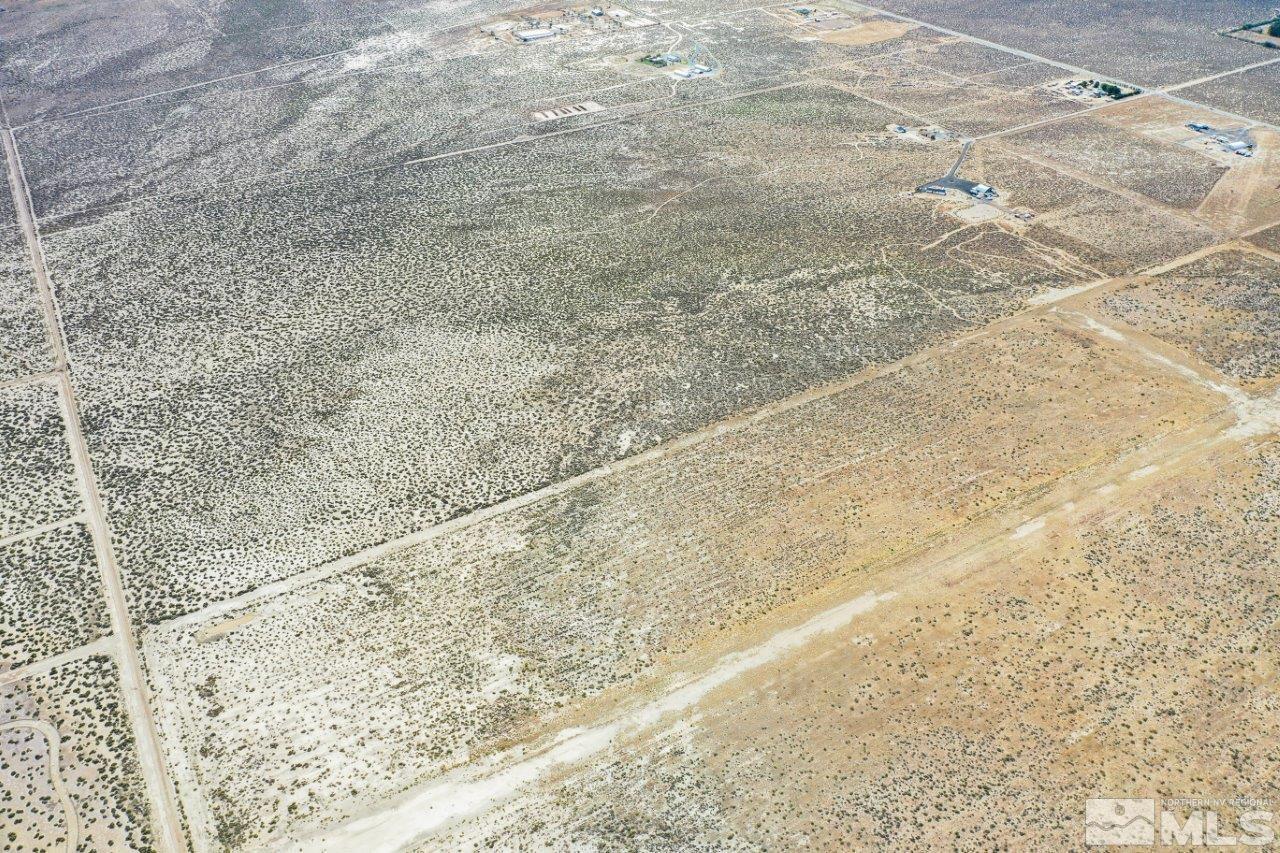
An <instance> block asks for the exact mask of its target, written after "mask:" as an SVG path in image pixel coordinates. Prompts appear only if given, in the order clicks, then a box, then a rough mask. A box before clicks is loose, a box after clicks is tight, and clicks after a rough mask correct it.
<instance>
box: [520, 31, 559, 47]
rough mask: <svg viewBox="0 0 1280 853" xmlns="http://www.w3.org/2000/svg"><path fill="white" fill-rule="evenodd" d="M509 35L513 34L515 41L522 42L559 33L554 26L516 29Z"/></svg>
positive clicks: (526, 42)
mask: <svg viewBox="0 0 1280 853" xmlns="http://www.w3.org/2000/svg"><path fill="white" fill-rule="evenodd" d="M511 35H513V36H515V38H516V40H517V41H520V42H522V43H524V44H528V43H529V42H534V41H542V40H544V39H549V38H552V37H553V36H558V35H560V31H559V30H558V29H556V28H555V27H534V28H532V29H527V30H516V31H515V32H513V33H512V34H511Z"/></svg>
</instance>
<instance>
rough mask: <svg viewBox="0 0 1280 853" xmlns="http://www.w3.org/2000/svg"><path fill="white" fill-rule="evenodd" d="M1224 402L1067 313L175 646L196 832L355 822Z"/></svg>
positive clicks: (239, 617)
mask: <svg viewBox="0 0 1280 853" xmlns="http://www.w3.org/2000/svg"><path fill="white" fill-rule="evenodd" d="M1086 401H1087V402H1086ZM1225 404H1226V401H1225V400H1223V399H1222V398H1221V397H1220V395H1217V394H1215V393H1213V392H1210V391H1207V390H1206V389H1204V388H1202V387H1201V386H1199V385H1196V384H1193V383H1187V382H1182V381H1174V382H1172V383H1168V382H1166V381H1165V377H1164V375H1163V373H1162V371H1160V370H1158V369H1152V368H1151V367H1150V366H1148V365H1147V364H1145V363H1144V361H1143V360H1142V359H1134V358H1133V357H1132V356H1131V355H1130V354H1129V353H1128V352H1127V351H1126V350H1125V349H1123V348H1116V347H1113V346H1111V345H1110V344H1109V343H1108V342H1107V341H1106V340H1105V339H1104V340H1097V339H1095V338H1094V337H1092V336H1090V335H1089V334H1087V333H1085V332H1081V331H1080V330H1078V329H1077V328H1076V327H1075V326H1074V325H1072V324H1071V323H1064V322H1062V321H1060V320H1058V319H1057V318H1056V315H1049V316H1048V317H1046V318H1035V319H1029V320H1026V321H1023V322H1020V323H1017V324H1015V325H1013V326H1011V327H1009V328H1007V329H1003V330H1000V331H994V330H993V331H992V332H990V333H982V334H978V335H975V336H973V337H972V338H971V339H969V340H967V341H965V342H963V343H960V344H957V345H954V346H948V347H946V348H944V349H942V350H940V351H935V352H931V353H929V354H928V355H927V356H923V357H920V358H917V359H913V360H912V361H911V362H910V363H909V364H908V365H906V366H903V367H901V368H899V369H895V370H892V371H889V372H886V373H884V374H883V375H881V376H871V377H868V378H867V379H866V381H864V382H859V383H857V384H855V385H854V386H853V387H850V388H849V389H848V390H844V391H839V392H837V393H835V394H832V395H829V396H824V397H822V398H821V399H818V400H814V401H812V402H802V403H801V405H798V406H797V407H795V408H791V409H789V410H788V411H786V412H784V413H780V414H778V415H776V416H774V417H770V418H767V419H765V420H760V421H758V422H755V423H749V424H746V425H743V426H741V427H740V428H737V429H735V430H733V431H732V432H730V433H727V434H725V435H724V436H720V437H712V438H709V439H708V440H707V441H706V442H704V443H701V444H698V445H697V446H695V447H692V448H690V449H689V450H687V451H683V452H680V453H678V454H676V455H673V456H670V457H669V458H666V459H663V460H661V461H657V462H654V463H652V464H645V465H641V466H639V467H637V468H634V469H630V470H627V471H624V472H620V473H618V474H617V475H616V476H614V477H610V478H607V479H605V480H601V481H599V482H596V483H592V484H589V485H586V486H584V487H582V488H581V489H576V490H574V491H571V492H569V493H567V494H565V495H564V496H562V497H558V498H554V499H552V500H550V501H547V502H544V503H539V504H537V505H535V506H533V507H531V508H529V509H525V510H518V511H516V512H514V513H511V514H509V515H505V516H503V517H501V518H499V519H494V520H492V521H486V522H481V523H479V524H477V525H475V526H472V527H469V528H467V529H465V530H462V531H459V532H458V533H456V534H448V535H446V536H442V537H441V538H438V539H435V540H433V541H431V542H429V543H426V544H423V545H422V546H420V547H418V548H415V549H412V550H408V551H405V552H404V553H403V554H400V555H398V556H395V557H392V558H389V559H387V560H384V561H381V562H375V563H371V564H370V565H368V566H366V567H364V568H362V569H360V570H359V571H356V572H344V573H342V574H339V575H335V576H333V577H330V578H327V579H323V580H319V581H317V582H315V583H312V584H307V585H303V586H300V587H299V588H298V589H296V590H294V591H291V592H289V593H287V594H286V595H284V596H281V597H278V598H270V599H267V600H264V601H260V602H252V603H249V604H247V605H245V606H243V607H241V608H237V609H230V610H227V609H225V608H219V609H218V611H217V613H216V614H215V615H213V616H211V617H209V618H205V619H201V620H196V621H193V620H181V621H180V622H179V623H176V624H175V625H173V626H172V627H165V626H161V627H159V628H157V629H155V630H154V631H152V632H151V633H150V634H149V635H148V637H147V641H146V647H147V650H148V659H149V660H150V661H151V665H152V666H153V667H154V669H155V671H156V672H157V676H158V679H159V681H160V683H161V684H163V685H165V687H164V692H163V694H162V696H163V702H164V705H165V706H166V707H167V708H169V709H170V711H169V712H168V713H170V714H172V715H173V716H172V717H171V718H170V719H169V720H168V721H167V722H166V728H170V727H171V730H172V731H173V732H174V733H175V735H177V737H178V738H179V740H176V741H174V742H173V743H172V745H171V749H173V750H180V753H181V754H182V755H185V756H187V759H186V760H187V761H188V762H190V764H189V768H190V769H189V772H188V773H185V774H184V777H183V784H182V788H183V795H184V802H186V804H187V806H186V808H187V811H188V813H189V814H195V815H200V816H202V817H203V818H204V819H205V820H207V821H208V824H207V825H206V826H203V827H201V826H199V825H198V824H197V827H196V829H197V831H198V832H200V834H201V836H202V837H218V836H219V835H220V834H225V833H226V832H228V831H229V830H228V827H252V826H259V827H265V831H264V832H263V833H262V835H261V836H249V837H246V838H245V839H243V841H244V843H248V841H249V840H250V839H251V838H260V837H270V836H271V835H275V834H279V833H281V832H284V831H287V830H290V829H293V830H296V831H301V829H300V827H302V828H305V827H307V826H308V825H317V824H322V823H332V822H333V818H334V816H336V815H351V814H358V813H359V812H360V810H361V808H362V804H364V803H367V802H369V801H370V800H378V799H381V798H383V797H386V796H389V795H391V794H392V793H394V792H396V791H398V790H401V789H403V788H404V787H405V786H406V785H410V784H412V783H413V782H415V781H418V780H422V779H425V778H428V777H429V776H430V775H431V774H434V773H439V772H442V771H445V770H448V769H449V768H451V767H455V766H458V765H460V764H463V763H466V762H475V761H478V760H480V759H481V758H482V757H483V756H484V755H486V754H489V753H492V752H495V751H498V750H500V749H501V748H502V746H503V745H504V744H507V743H518V742H525V741H528V740H529V739H531V738H536V737H537V735H538V734H539V733H540V732H544V731H547V730H548V729H551V730H554V729H556V728H563V727H565V726H568V725H569V722H568V721H566V719H565V714H566V713H570V714H571V712H572V710H574V709H576V708H579V707H580V706H581V705H582V703H584V702H591V701H594V702H600V701H603V699H602V697H608V696H610V695H615V694H625V693H626V690H627V688H634V687H635V686H636V685H637V684H652V683H653V682H654V680H655V679H659V678H660V676H661V675H662V674H663V673H669V672H672V671H679V670H680V669H681V668H682V667H683V666H685V665H686V663H687V660H686V659H687V657H688V656H689V655H691V654H695V653H696V651H697V650H698V649H699V648H700V647H701V646H703V645H704V644H705V643H707V642H717V641H718V638H722V637H725V636H733V634H732V632H733V631H735V629H739V628H742V627H743V626H750V625H751V624H752V623H753V622H754V621H755V620H756V619H758V618H760V617H762V616H764V615H766V614H768V613H771V612H774V611H775V610H777V609H778V608H780V607H782V608H785V607H787V606H790V605H794V604H795V603H796V602H797V601H799V600H802V599H803V598H805V597H806V596H807V595H809V594H811V593H812V592H813V591H815V590H818V589H822V588H825V587H827V586H829V585H831V584H833V583H834V584H848V583H850V582H854V580H855V579H861V578H865V577H866V576H867V575H869V574H872V573H875V572H877V571H878V570H879V569H880V568H882V567H883V566H885V565H891V564H895V563H897V562H898V561H899V560H902V559H906V558H907V557H906V555H910V554H912V553H915V552H918V551H919V550H921V549H924V548H927V547H929V546H930V545H932V544H934V543H937V542H940V541H948V540H951V539H953V538H955V537H962V536H966V535H970V532H971V529H972V527H973V526H975V525H976V526H978V527H982V526H984V525H988V524H993V523H995V524H998V523H1000V521H1002V520H1007V519H1008V518H1009V517H1018V515H1019V513H1020V512H1022V511H1024V510H1023V509H1022V508H1023V507H1025V506H1028V505H1030V504H1032V503H1034V502H1035V501H1037V500H1038V499H1040V498H1042V496H1043V494H1044V492H1045V491H1046V490H1051V489H1053V488H1054V487H1055V484H1058V481H1059V480H1060V479H1061V478H1063V477H1067V479H1068V480H1072V481H1074V480H1079V479H1082V480H1085V481H1088V480H1089V479H1090V478H1091V477H1094V476H1098V475H1097V474H1096V473H1095V472H1097V471H1099V470H1108V466H1110V465H1116V464H1123V460H1126V459H1127V458H1128V457H1130V456H1133V455H1135V454H1139V453H1141V452H1142V451H1143V448H1145V447H1146V446H1148V445H1150V444H1152V443H1153V442H1159V441H1160V440H1162V439H1167V438H1168V437H1169V436H1171V435H1173V434H1178V433H1181V432H1183V431H1187V430H1192V431H1194V430H1195V429H1197V428H1198V427H1199V425H1200V422H1201V421H1203V420H1204V419H1206V418H1210V417H1212V416H1213V415H1214V413H1215V412H1216V411H1218V410H1219V409H1220V408H1221V407H1222V406H1224V405H1225ZM939 483H947V484H950V485H949V487H947V488H943V489H939V488H938V484H939ZM1058 487H1059V488H1061V487H1062V486H1061V484H1058ZM461 579H465V580H464V581H462V582H461V583H460V580H461ZM424 600H430V601H432V602H433V606H432V607H431V608H430V609H429V610H424V609H423V608H421V606H420V602H421V601H424ZM675 602H679V604H678V605H676V606H673V603H675ZM460 625H467V626H469V630H468V632H467V634H466V635H465V637H464V636H459V635H457V633H456V631H457V626H460ZM747 630H748V631H750V630H751V629H750V628H749V627H748V628H747ZM410 637H412V638H414V639H413V641H412V643H406V640H407V638H410ZM480 638H484V639H483V641H480ZM602 638H608V640H607V642H602ZM695 671H696V670H695ZM264 673H269V674H270V675H269V677H267V678H265V679H264V678H263V675H264ZM320 697H323V700H322V701H317V700H319V699H320ZM424 720H425V721H429V724H428V725H426V726H425V727H424V726H421V725H420V724H421V722H422V721H424ZM412 721H418V723H417V724H415V723H414V722H412ZM337 755H341V756H343V758H342V760H341V761H335V756H337ZM286 769H287V772H286ZM283 778H288V779H289V780H290V781H289V783H288V784H287V785H285V786H280V785H278V784H277V783H275V782H274V781H273V780H277V779H283Z"/></svg>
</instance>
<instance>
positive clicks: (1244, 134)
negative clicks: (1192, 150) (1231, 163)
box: [1187, 121, 1256, 157]
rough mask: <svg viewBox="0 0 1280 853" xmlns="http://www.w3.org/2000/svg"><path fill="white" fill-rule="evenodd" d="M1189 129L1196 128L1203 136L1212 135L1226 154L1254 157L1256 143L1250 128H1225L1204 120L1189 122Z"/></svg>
mask: <svg viewBox="0 0 1280 853" xmlns="http://www.w3.org/2000/svg"><path fill="white" fill-rule="evenodd" d="M1187 129H1189V130H1194V131H1195V132H1196V133H1199V134H1200V135H1202V136H1208V137H1210V140H1211V141H1212V142H1213V143H1214V144H1216V145H1217V146H1218V148H1219V150H1221V151H1223V152H1224V153H1226V154H1235V155H1237V156H1239V157H1252V156H1253V154H1254V149H1255V147H1256V143H1254V141H1253V138H1252V137H1251V136H1250V135H1249V129H1248V128H1236V129H1234V130H1223V129H1220V128H1216V127H1213V126H1212V125H1209V124H1205V123H1204V122H1202V121H1193V122H1188V123H1187Z"/></svg>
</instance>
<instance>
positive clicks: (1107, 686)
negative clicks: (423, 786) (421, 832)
mask: <svg viewBox="0 0 1280 853" xmlns="http://www.w3.org/2000/svg"><path fill="white" fill-rule="evenodd" d="M1278 498H1280V449H1278V448H1277V445H1276V444H1275V443H1274V442H1265V443H1262V444H1261V445H1257V446H1243V447H1242V446H1230V447H1222V448H1220V449H1218V450H1215V451H1213V452H1212V453H1210V454H1208V455H1206V456H1204V457H1203V458H1201V459H1198V460H1196V461H1195V462H1192V463H1185V464H1182V465H1179V466H1178V470H1177V471H1176V472H1175V473H1171V474H1169V475H1168V476H1167V477H1163V478H1160V479H1158V481H1156V482H1154V483H1152V484H1149V485H1145V484H1144V485H1142V486H1141V487H1137V488H1135V487H1133V485H1132V482H1126V481H1125V480H1123V479H1121V480H1120V481H1119V482H1117V483H1116V484H1115V490H1114V491H1112V492H1110V493H1109V494H1108V497H1107V499H1106V501H1105V503H1104V504H1099V502H1097V501H1088V500H1085V501H1080V502H1078V503H1077V504H1076V506H1075V507H1074V508H1073V509H1069V510H1064V511H1063V512H1062V513H1060V514H1059V515H1058V516H1056V517H1055V518H1053V519H1052V520H1050V521H1049V522H1048V523H1047V524H1046V525H1045V526H1044V527H1043V528H1041V529H1040V530H1038V531H1037V532H1035V533H1033V534H1029V535H1027V536H1025V537H1023V538H1022V539H1020V540H1018V541H1017V542H1009V541H1008V540H1004V541H1002V542H1000V543H999V544H997V543H994V542H993V543H991V544H990V545H988V546H987V547H986V548H985V549H982V550H979V551H978V552H976V553H975V554H973V555H971V556H969V557H968V558H966V559H959V560H954V561H952V562H946V563H940V564H938V565H936V566H934V567H931V570H930V572H929V573H928V575H927V579H926V580H924V581H920V580H912V581H907V582H906V584H905V585H899V581H898V578H900V577H902V576H903V575H901V574H896V573H892V572H887V573H885V574H883V575H881V576H879V577H876V578H875V579H874V581H873V582H867V583H865V584H861V585H858V584H853V585H850V586H849V587H848V588H847V592H846V594H847V595H850V596H853V595H855V594H856V593H857V592H858V591H859V590H861V589H864V588H868V589H872V590H875V591H877V592H878V593H881V594H883V592H884V591H885V590H888V589H894V590H895V591H897V592H898V594H897V595H896V596H895V597H893V598H889V599H887V600H886V599H884V598H883V595H882V597H881V599H880V600H879V602H878V603H877V604H876V605H875V606H874V608H872V609H870V610H868V612H866V613H864V614H862V615H858V616H855V617H853V618H852V619H849V620H848V622H847V624H845V625H841V626H840V627H839V628H837V629H834V630H832V631H831V632H830V633H827V634H824V635H822V636H821V637H820V638H819V639H817V640H815V641H814V642H812V643H811V644H809V645H807V646H805V647H804V648H803V650H802V651H799V652H797V653H795V654H794V655H791V656H788V657H786V658H785V659H782V660H778V661H777V662H776V663H775V664H771V665H769V666H766V667H762V668H761V669H760V670H759V671H757V672H754V673H752V674H751V675H750V676H747V677H744V679H743V680H742V682H741V683H740V684H739V685H736V686H735V688H734V689H732V690H723V691H721V692H719V693H716V694H714V695H711V696H708V697H707V699H706V700H705V701H704V702H703V703H701V704H700V705H699V706H698V708H697V715H696V719H697V722H696V724H692V725H684V724H681V723H680V722H678V721H672V722H670V723H669V724H665V725H660V726H656V727H654V729H653V730H651V731H647V732H644V733H641V734H637V735H635V736H633V737H629V738H625V739H620V741H619V742H618V743H617V744H616V746H615V747H614V748H612V749H610V750H609V751H607V752H606V753H605V754H603V755H601V756H599V757H598V758H596V759H595V760H594V761H592V762H590V763H588V764H586V765H585V766H584V765H577V766H574V765H566V766H564V767H561V768H558V769H557V770H556V771H554V772H552V773H549V774H548V775H547V777H546V778H545V779H544V780H543V781H541V782H540V784H538V785H537V786H536V787H534V788H533V789H532V790H530V791H528V792H527V793H523V794H521V795H520V796H518V797H516V798H514V799H512V800H511V801H509V802H508V803H507V804H505V805H502V806H500V807H499V808H496V809H495V810H494V811H492V812H490V813H489V814H487V815H486V816H485V817H484V818H477V819H473V820H472V821H470V822H469V823H464V824H463V825H462V826H461V827H458V828H456V829H454V830H453V831H452V832H448V831H446V832H445V833H443V834H442V835H439V836H435V837H433V838H432V840H431V841H430V843H428V844H426V845H425V846H424V847H422V848H421V849H436V848H437V847H440V846H445V847H450V848H453V849H483V848H484V847H486V846H488V845H491V844H498V845H506V844H513V845H517V846H519V845H530V846H544V845H545V846H552V847H568V846H574V845H583V846H588V847H606V848H607V847H613V846H618V847H632V846H639V847H661V846H663V845H665V844H672V843H676V844H680V845H696V846H699V847H707V848H721V849H724V848H729V849H753V848H759V847H767V848H782V847H796V846H805V847H813V848H815V849H822V850H835V849H848V847H850V846H858V847H870V846H879V845H888V846H895V847H896V846H899V845H902V844H909V845H918V846H920V847H948V848H952V849H962V850H980V849H991V848H992V847H1000V846H1004V845H1006V844H1008V845H1012V846H1023V845H1028V846H1032V847H1038V848H1041V849H1046V848H1056V849H1061V848H1074V847H1076V846H1077V845H1078V844H1079V839H1080V838H1081V835H1082V829H1081V824H1080V803H1081V802H1082V801H1083V800H1084V799H1085V798H1086V797H1088V796H1091V795H1092V794H1093V792H1097V791H1107V790H1123V791H1126V792H1128V791H1132V792H1134V794H1135V795H1141V796H1153V795H1154V796H1160V795H1165V796H1170V795H1178V794H1180V793H1181V792H1182V791H1185V790H1188V789H1194V790H1202V789H1203V790H1222V791H1233V792H1234V793H1235V796H1238V797H1241V798H1247V797H1258V798H1261V799H1263V800H1266V799H1269V798H1273V797H1274V796H1275V794H1276V786H1275V781H1274V780H1275V776H1276V773H1277V770H1280V766H1278V765H1277V763H1276V756H1275V754H1274V752H1273V751H1271V750H1269V749H1268V748H1267V744H1270V743H1272V742H1274V740H1275V738H1276V737H1277V735H1278V734H1280V732H1277V730H1276V724H1275V720H1276V716H1275V713H1274V711H1275V708H1276V698H1275V692H1274V690H1273V689H1272V687H1271V681H1272V680H1273V679H1274V678H1275V675H1276V673H1277V667H1280V660H1278V659H1277V657H1276V654H1275V641H1276V639H1277V626H1276V623H1275V619H1274V616H1275V612H1274V608H1273V604H1272V603H1271V602H1273V601H1274V596H1275V586H1274V583H1273V581H1272V579H1270V578H1269V577H1268V575H1269V569H1268V566H1271V565H1274V563H1275V561H1276V559H1277V558H1280V552H1278V551H1277V548H1278V547H1280V544H1278V543H1280V538H1278V535H1280V528H1278V527H1277V522H1276V516H1275V511H1274V508H1275V506H1276V501H1277V499H1278ZM904 574H905V572H904ZM1242 810H1247V807H1245V808H1243V809H1242V808H1241V807H1238V806H1236V807H1231V806H1227V807H1224V808H1223V809H1222V817H1221V819H1222V821H1223V825H1224V826H1226V825H1229V824H1228V821H1230V822H1231V823H1234V821H1235V819H1236V817H1237V815H1238V813H1239V812H1240V811H1242ZM1178 813H1179V814H1180V817H1185V816H1186V809H1181V810H1179V811H1178Z"/></svg>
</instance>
